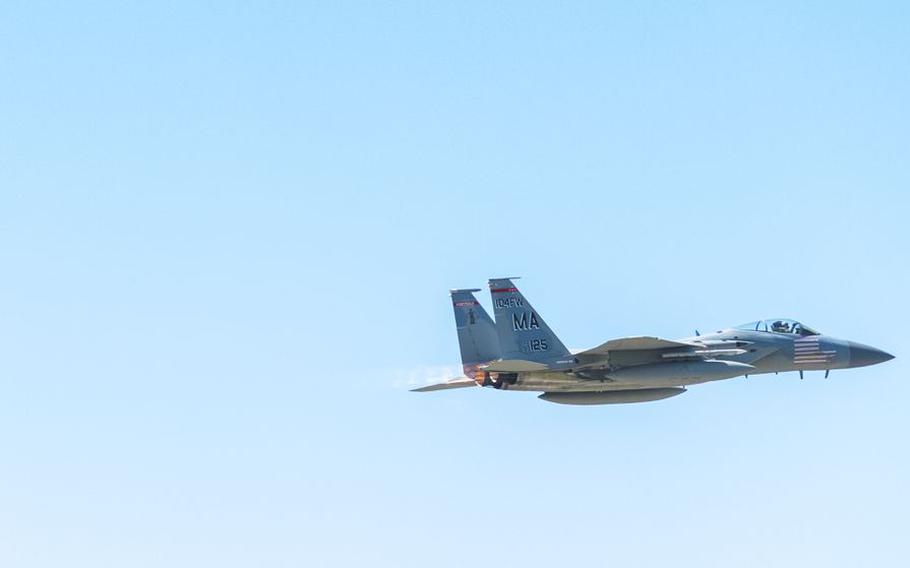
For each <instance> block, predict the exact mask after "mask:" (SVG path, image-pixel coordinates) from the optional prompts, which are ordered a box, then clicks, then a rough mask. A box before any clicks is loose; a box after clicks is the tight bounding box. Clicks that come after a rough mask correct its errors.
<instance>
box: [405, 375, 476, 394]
mask: <svg viewBox="0 0 910 568" xmlns="http://www.w3.org/2000/svg"><path fill="white" fill-rule="evenodd" d="M476 386H478V385H477V383H476V382H475V381H474V379H469V378H467V377H462V378H460V379H452V380H451V381H446V382H444V383H436V384H435V385H427V386H425V387H420V388H416V389H411V392H431V391H438V390H447V389H462V388H465V387H476Z"/></svg>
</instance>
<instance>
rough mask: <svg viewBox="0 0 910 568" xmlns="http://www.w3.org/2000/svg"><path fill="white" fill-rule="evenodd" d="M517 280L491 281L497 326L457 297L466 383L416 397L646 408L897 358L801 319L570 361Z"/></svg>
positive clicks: (609, 345)
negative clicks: (700, 388) (485, 390)
mask: <svg viewBox="0 0 910 568" xmlns="http://www.w3.org/2000/svg"><path fill="white" fill-rule="evenodd" d="M515 279H516V278H514V277H513V278H494V279H491V280H490V281H489V286H490V294H491V295H492V298H493V314H494V317H495V321H494V320H493V319H492V318H490V316H489V315H488V314H487V312H486V310H484V309H483V306H481V305H480V302H478V301H477V298H476V297H475V296H474V293H475V292H479V291H480V289H460V290H452V291H451V296H452V306H453V308H454V310H455V325H456V329H457V331H458V345H459V347H460V351H461V360H462V368H463V370H464V375H465V376H464V377H463V378H460V379H455V380H451V381H447V382H444V383H439V384H434V385H429V386H425V387H421V388H417V389H413V390H414V391H417V392H426V391H435V390H441V389H451V388H461V387H469V386H471V387H473V386H481V387H491V388H493V389H499V390H513V391H537V392H542V393H543V394H541V395H540V396H539V397H538V398H540V399H542V400H546V401H549V402H555V403H560V404H584V405H590V404H618V403H630V402H647V401H652V400H660V399H664V398H669V397H671V396H676V395H679V394H682V393H684V392H686V388H685V387H687V386H689V385H695V384H699V383H706V382H710V381H718V380H723V379H730V378H733V377H739V376H743V375H745V376H749V375H758V374H763V373H780V372H785V371H798V372H799V375H800V378H802V376H803V373H804V372H805V371H824V372H825V377H827V376H828V373H830V372H831V370H833V369H850V368H854V367H865V366H867V365H875V364H878V363H882V362H884V361H888V360H890V359H893V358H894V357H893V356H892V355H890V354H888V353H885V352H884V351H882V350H880V349H876V348H875V347H870V346H868V345H863V344H862V343H856V342H853V341H847V340H843V339H836V338H834V337H829V336H826V335H822V334H820V333H819V332H817V331H815V330H814V329H812V328H811V327H809V326H807V325H805V324H802V323H800V322H798V321H794V320H790V319H784V318H776V319H775V318H772V319H769V320H760V321H755V322H751V323H747V324H744V325H739V326H736V327H732V328H729V329H723V330H720V331H717V332H714V333H708V334H703V335H700V334H697V335H695V336H693V337H686V338H683V339H662V338H659V337H650V336H635V337H622V338H619V339H611V340H610V341H607V342H606V343H603V344H601V345H598V346H597V347H594V348H591V349H586V350H584V351H579V352H577V353H571V352H570V351H569V350H568V349H566V347H565V345H563V343H562V341H560V340H559V338H558V337H557V336H556V334H555V333H553V331H552V330H551V329H550V327H549V326H548V325H547V324H546V322H545V321H544V319H543V318H542V317H541V316H540V312H538V311H537V310H535V309H534V308H533V307H532V306H531V303H530V302H528V300H527V299H526V298H525V297H524V296H523V295H522V293H521V292H519V291H518V288H517V287H516V286H515V284H514V282H513V280H515Z"/></svg>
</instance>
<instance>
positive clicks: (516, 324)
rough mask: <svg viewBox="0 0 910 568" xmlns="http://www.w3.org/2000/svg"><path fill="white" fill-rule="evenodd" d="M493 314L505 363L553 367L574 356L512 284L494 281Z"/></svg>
mask: <svg viewBox="0 0 910 568" xmlns="http://www.w3.org/2000/svg"><path fill="white" fill-rule="evenodd" d="M490 294H491V295H492V296H493V314H494V315H495V316H496V332H497V334H498V336H499V345H500V349H501V352H502V358H503V359H522V360H525V361H535V362H539V363H544V362H547V363H551V362H554V361H556V360H557V359H560V358H571V356H572V355H571V353H569V350H568V349H566V346H565V345H563V344H562V341H560V340H559V338H558V337H556V334H555V333H553V330H551V329H550V327H549V326H548V325H547V324H546V322H545V321H543V318H542V317H540V314H539V313H537V311H536V310H535V309H534V308H533V307H532V306H531V303H530V302H528V301H527V300H526V299H525V297H524V296H523V295H522V293H521V292H519V291H518V288H516V287H515V284H513V283H512V280H511V279H509V278H493V279H490Z"/></svg>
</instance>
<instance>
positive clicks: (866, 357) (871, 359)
mask: <svg viewBox="0 0 910 568" xmlns="http://www.w3.org/2000/svg"><path fill="white" fill-rule="evenodd" d="M847 343H848V345H849V346H850V366H851V367H866V366H867V365H876V364H878V363H884V362H885V361H890V360H891V359H894V355H892V354H890V353H885V352H884V351H882V350H881V349H876V348H875V347H870V346H868V345H863V344H862V343H854V342H853V341H848V342H847Z"/></svg>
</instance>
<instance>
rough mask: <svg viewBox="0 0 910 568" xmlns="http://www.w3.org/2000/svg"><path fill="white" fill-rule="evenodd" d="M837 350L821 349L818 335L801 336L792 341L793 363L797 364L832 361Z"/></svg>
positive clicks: (817, 363)
mask: <svg viewBox="0 0 910 568" xmlns="http://www.w3.org/2000/svg"><path fill="white" fill-rule="evenodd" d="M836 356H837V351H833V350H832V351H822V349H821V347H820V346H819V344H818V337H817V336H812V337H801V338H800V339H796V340H794V341H793V363H795V364H797V365H819V364H823V363H833V362H834V358H835V357H836Z"/></svg>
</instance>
